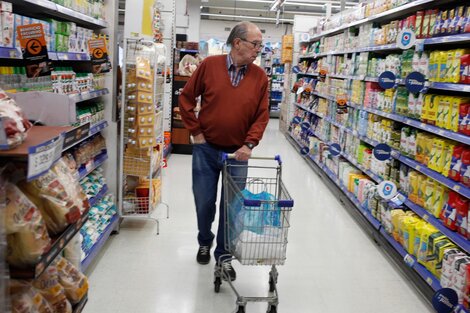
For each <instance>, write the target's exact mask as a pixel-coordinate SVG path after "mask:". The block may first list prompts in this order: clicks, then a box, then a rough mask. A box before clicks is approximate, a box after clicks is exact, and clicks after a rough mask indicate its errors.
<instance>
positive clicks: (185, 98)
mask: <svg viewBox="0 0 470 313" xmlns="http://www.w3.org/2000/svg"><path fill="white" fill-rule="evenodd" d="M205 69H206V63H205V62H202V63H201V64H200V65H199V67H198V68H197V69H196V71H195V72H194V73H193V75H192V76H191V78H190V79H189V81H188V82H187V83H186V85H185V86H184V88H183V91H182V93H181V94H180V95H179V97H178V106H179V108H180V114H181V118H182V120H183V124H184V126H185V127H186V129H188V130H189V132H190V133H191V135H193V136H197V135H199V134H200V133H201V126H200V123H199V120H198V119H197V117H196V113H195V112H194V109H195V108H196V106H197V101H196V98H197V97H199V96H200V95H201V94H202V93H203V92H204V72H205Z"/></svg>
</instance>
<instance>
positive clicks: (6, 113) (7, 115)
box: [0, 89, 31, 148]
mask: <svg viewBox="0 0 470 313" xmlns="http://www.w3.org/2000/svg"><path fill="white" fill-rule="evenodd" d="M0 119H2V121H3V123H2V124H3V129H0V131H2V132H5V135H6V139H7V142H6V144H7V145H8V146H9V147H10V148H13V147H15V146H18V145H19V144H21V143H22V142H23V141H24V140H25V139H26V131H27V130H28V129H29V128H31V123H30V122H29V121H28V119H26V118H25V116H24V114H23V111H21V109H20V107H18V105H17V104H16V102H15V100H13V99H11V98H10V97H8V95H7V94H6V93H5V91H3V90H2V89H0Z"/></svg>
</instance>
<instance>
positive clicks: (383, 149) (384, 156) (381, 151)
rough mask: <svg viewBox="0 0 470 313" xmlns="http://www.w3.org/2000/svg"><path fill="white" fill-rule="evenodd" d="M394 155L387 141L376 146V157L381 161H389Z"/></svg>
mask: <svg viewBox="0 0 470 313" xmlns="http://www.w3.org/2000/svg"><path fill="white" fill-rule="evenodd" d="M391 155H392V148H390V146H389V145H387V144H385V143H381V144H378V145H377V146H375V148H374V157H375V158H376V159H377V160H379V161H382V162H383V161H387V160H388V159H390V156H391Z"/></svg>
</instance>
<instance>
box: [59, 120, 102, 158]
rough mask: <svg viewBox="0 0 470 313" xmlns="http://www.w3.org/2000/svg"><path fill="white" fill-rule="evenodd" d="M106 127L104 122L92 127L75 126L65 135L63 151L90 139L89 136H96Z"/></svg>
mask: <svg viewBox="0 0 470 313" xmlns="http://www.w3.org/2000/svg"><path fill="white" fill-rule="evenodd" d="M106 127H108V122H107V121H105V120H104V121H100V122H98V123H96V124H94V125H90V123H86V124H84V125H81V126H77V127H75V128H73V129H70V130H68V131H67V133H66V134H65V140H64V148H63V151H66V150H68V149H70V148H72V147H73V146H75V145H77V144H79V143H80V142H82V141H84V140H86V139H88V138H90V137H91V136H93V135H96V134H97V133H99V132H100V131H102V130H103V129H105V128H106Z"/></svg>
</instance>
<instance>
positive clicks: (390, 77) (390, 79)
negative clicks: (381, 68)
mask: <svg viewBox="0 0 470 313" xmlns="http://www.w3.org/2000/svg"><path fill="white" fill-rule="evenodd" d="M396 79H397V78H396V76H395V74H393V73H392V72H390V71H386V72H383V73H382V74H380V76H379V85H380V87H382V88H383V89H391V88H393V87H395V80H396Z"/></svg>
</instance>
